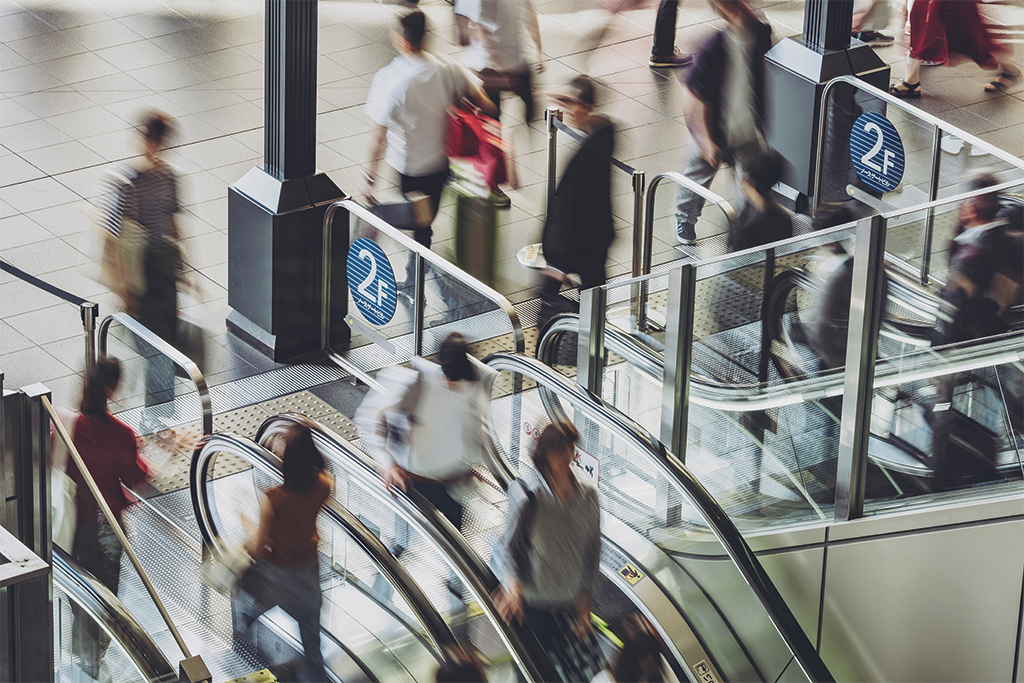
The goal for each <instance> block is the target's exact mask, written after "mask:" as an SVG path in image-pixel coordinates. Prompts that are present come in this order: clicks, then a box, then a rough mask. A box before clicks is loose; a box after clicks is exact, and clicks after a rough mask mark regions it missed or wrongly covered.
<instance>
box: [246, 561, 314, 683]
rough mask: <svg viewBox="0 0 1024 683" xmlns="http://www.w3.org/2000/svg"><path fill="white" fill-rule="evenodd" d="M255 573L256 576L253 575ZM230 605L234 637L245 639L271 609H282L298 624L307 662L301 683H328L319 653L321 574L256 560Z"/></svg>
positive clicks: (304, 568)
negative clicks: (250, 628) (262, 616)
mask: <svg viewBox="0 0 1024 683" xmlns="http://www.w3.org/2000/svg"><path fill="white" fill-rule="evenodd" d="M253 572H255V574H253ZM239 584H240V585H239V588H238V589H237V590H236V591H235V595H234V596H233V599H232V601H231V617H232V623H233V624H234V629H235V636H236V638H238V637H243V638H244V637H245V634H246V633H247V632H248V630H249V627H250V626H251V625H252V623H253V622H254V621H256V620H257V619H258V618H259V617H260V615H261V614H263V613H264V612H266V611H267V610H268V609H270V608H272V607H275V606H279V607H280V608H281V609H283V610H284V611H285V612H287V613H288V614H289V616H291V617H292V618H293V619H295V621H296V622H298V624H299V636H300V637H301V639H302V650H303V654H304V655H305V662H304V666H303V670H302V678H301V679H300V680H301V681H306V682H309V683H319V682H321V681H326V680H327V676H326V674H325V673H324V657H323V654H322V653H321V651H320V604H321V602H322V601H323V596H322V595H321V594H320V570H319V567H318V566H317V565H316V564H315V563H314V564H313V565H311V566H308V567H279V566H277V565H275V564H271V563H270V562H268V561H267V560H257V561H256V562H255V563H253V565H252V567H250V568H249V571H248V572H247V573H246V575H245V577H243V578H242V580H241V581H239Z"/></svg>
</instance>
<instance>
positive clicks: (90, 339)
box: [81, 301, 100, 381]
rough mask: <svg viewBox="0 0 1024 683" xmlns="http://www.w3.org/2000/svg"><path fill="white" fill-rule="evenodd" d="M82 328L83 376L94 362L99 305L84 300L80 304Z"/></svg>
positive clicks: (88, 373)
mask: <svg viewBox="0 0 1024 683" xmlns="http://www.w3.org/2000/svg"><path fill="white" fill-rule="evenodd" d="M81 313H82V329H83V331H84V333H85V377H86V381H88V377H89V375H90V373H91V371H92V367H93V365H95V364H96V319H97V318H98V317H99V314H100V307H99V306H98V305H96V304H94V303H93V302H91V301H86V302H85V303H84V304H82V306H81Z"/></svg>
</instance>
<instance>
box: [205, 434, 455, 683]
mask: <svg viewBox="0 0 1024 683" xmlns="http://www.w3.org/2000/svg"><path fill="white" fill-rule="evenodd" d="M197 451H201V452H202V457H200V458H196V459H195V460H194V461H193V462H194V469H193V473H194V475H193V486H196V481H197V477H196V476H195V473H196V469H197V468H196V467H195V463H202V462H205V463H207V464H206V466H205V467H202V468H201V469H204V470H205V472H206V475H205V476H200V477H198V479H199V480H201V485H202V486H203V487H204V488H205V491H206V497H207V500H208V510H209V516H210V517H209V519H210V522H211V524H210V527H212V529H209V530H208V531H207V533H212V532H213V531H216V534H217V536H216V540H215V543H216V544H217V546H218V547H219V548H220V549H221V551H223V550H225V549H228V548H233V547H239V546H241V545H243V544H244V543H245V542H246V540H247V539H249V538H250V536H251V533H252V532H253V530H254V529H253V527H250V526H249V525H253V526H255V524H256V523H257V522H258V520H259V508H260V504H261V501H262V499H263V494H264V492H265V491H267V490H268V489H270V488H272V487H274V486H278V485H280V483H281V481H282V480H281V475H280V473H279V465H277V464H276V463H278V462H279V461H277V460H276V458H273V456H270V457H269V458H260V457H259V453H260V451H262V449H260V448H259V447H258V446H256V445H255V444H253V443H252V442H249V441H248V440H246V439H242V438H241V437H235V436H231V435H217V436H215V437H207V439H206V440H205V441H204V442H201V443H200V445H199V447H197ZM238 459H242V460H244V461H245V462H246V463H247V464H248V465H250V466H249V467H247V468H245V469H242V471H238V470H239V468H238V467H237V465H235V466H227V464H228V463H229V462H231V461H232V460H238ZM218 461H220V462H218ZM222 464H223V465H225V466H223V467H222V466H221V465H222ZM345 488H346V486H345V483H344V480H343V479H336V488H335V492H334V497H335V500H339V499H344V498H347V497H348V496H347V495H346V491H345ZM200 504H202V502H200ZM335 514H337V513H334V514H332V513H331V512H330V511H329V510H326V509H325V510H324V511H322V512H321V514H320V517H319V518H318V520H317V533H318V535H319V537H320V548H319V549H320V552H319V566H320V588H321V593H322V595H323V607H322V609H321V617H320V619H321V629H322V631H323V635H324V636H326V635H328V634H331V637H332V638H333V639H334V640H335V641H336V642H338V643H339V644H341V645H342V646H343V647H345V648H347V649H348V654H349V655H350V656H351V658H352V659H353V660H354V661H357V662H359V663H360V665H361V666H362V667H364V668H365V669H366V670H368V671H369V672H371V673H372V677H373V678H375V679H376V680H381V681H384V680H389V681H390V680H395V681H410V682H411V681H422V680H429V679H430V677H431V676H433V673H434V671H435V670H436V668H437V666H438V664H439V662H440V661H441V660H442V659H443V658H444V655H443V650H442V646H443V645H445V644H446V643H447V642H450V641H451V635H450V633H449V632H447V629H446V628H445V627H444V624H443V622H440V616H439V615H437V614H436V612H434V611H433V610H432V609H431V608H430V607H429V605H427V606H425V608H426V611H427V614H426V617H425V618H426V619H427V620H432V624H433V625H434V626H439V627H440V632H441V634H442V635H441V636H438V635H437V633H438V630H437V629H432V628H429V627H427V626H425V625H424V614H423V612H421V611H420V609H423V608H424V606H422V605H421V606H420V609H417V608H415V607H414V606H413V605H411V604H410V602H409V600H408V599H407V596H406V595H405V594H404V592H403V591H402V590H396V588H395V585H396V583H395V582H396V578H395V577H394V576H391V575H390V574H389V573H387V572H386V569H385V567H383V566H382V564H381V563H380V562H379V561H378V560H377V559H376V558H374V557H371V556H370V554H369V553H368V551H367V549H365V548H364V546H363V543H361V542H360V541H358V540H356V539H355V538H354V537H353V536H352V534H351V533H350V532H349V531H348V530H347V529H346V528H345V527H343V526H342V524H341V523H340V522H339V521H337V520H335V519H334V516H335ZM342 514H345V515H348V514H349V513H348V512H347V511H342ZM200 517H202V515H200ZM359 517H360V518H361V519H362V520H364V523H365V521H369V520H367V517H366V516H365V515H359ZM371 530H372V529H371ZM381 551H382V552H383V553H385V554H386V550H383V549H381ZM415 590H418V588H417V589H415ZM257 637H258V634H257ZM323 640H324V638H322V641H323ZM325 663H326V665H327V668H328V669H329V670H332V671H335V673H338V668H339V663H335V662H331V661H330V660H329V659H328V660H327V661H325ZM344 665H345V663H344V662H341V663H340V666H341V667H344ZM353 673H354V675H356V676H357V677H358V678H363V677H365V676H364V675H363V674H362V672H353Z"/></svg>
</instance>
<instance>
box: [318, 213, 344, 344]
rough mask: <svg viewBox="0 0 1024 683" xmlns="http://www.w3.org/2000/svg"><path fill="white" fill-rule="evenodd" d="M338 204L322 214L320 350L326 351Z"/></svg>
mask: <svg viewBox="0 0 1024 683" xmlns="http://www.w3.org/2000/svg"><path fill="white" fill-rule="evenodd" d="M339 208H340V207H339V205H338V204H331V205H330V206H328V207H327V212H326V213H325V214H324V234H323V250H324V253H323V263H322V265H321V267H322V268H323V272H322V273H321V279H320V350H321V351H326V350H327V348H328V347H330V345H331V248H332V242H333V239H334V235H333V227H334V214H335V213H336V212H337V211H338V209H339Z"/></svg>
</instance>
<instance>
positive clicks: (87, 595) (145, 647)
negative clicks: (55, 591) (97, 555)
mask: <svg viewBox="0 0 1024 683" xmlns="http://www.w3.org/2000/svg"><path fill="white" fill-rule="evenodd" d="M53 579H54V584H55V585H56V586H58V587H59V588H60V589H61V590H62V591H63V592H64V594H65V595H67V596H68V598H69V599H70V600H71V601H72V602H74V603H75V604H76V605H78V607H80V608H81V609H82V610H83V612H84V613H85V614H86V615H88V617H90V618H91V619H92V620H93V621H95V622H96V623H97V624H99V626H100V628H101V629H102V630H103V631H104V632H105V633H106V634H107V635H108V636H109V637H110V638H111V640H112V641H114V642H116V643H118V645H119V646H120V647H121V648H123V650H124V652H125V653H126V654H127V655H128V657H129V658H130V660H131V662H132V664H133V665H134V666H135V668H136V669H137V670H138V672H139V674H140V675H141V676H142V677H143V679H144V680H146V681H153V682H157V681H160V682H163V681H175V680H177V672H176V671H175V668H174V666H173V665H172V664H171V662H170V661H169V660H168V659H167V656H166V655H164V653H163V651H162V650H161V649H160V646H159V645H157V644H156V641H155V640H153V638H152V636H150V635H149V633H148V632H147V631H146V630H145V629H144V628H143V627H142V624H140V623H139V622H138V620H137V619H136V618H135V617H134V616H132V614H131V612H129V611H128V609H127V608H126V607H125V606H124V605H123V604H122V603H121V601H120V600H118V598H117V596H116V595H114V594H113V593H112V592H111V591H110V589H108V588H107V587H106V586H104V585H103V584H102V583H100V581H99V580H98V579H97V578H96V577H94V576H93V575H92V574H90V573H89V572H88V571H86V570H85V569H83V568H82V567H80V566H79V565H78V563H76V562H75V561H74V560H72V559H71V557H70V556H68V554H67V553H66V552H65V551H64V550H62V549H61V548H59V547H57V546H56V545H54V546H53Z"/></svg>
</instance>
